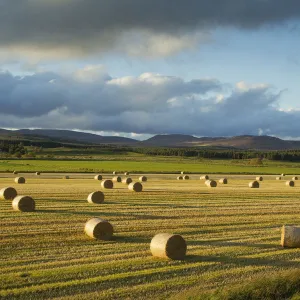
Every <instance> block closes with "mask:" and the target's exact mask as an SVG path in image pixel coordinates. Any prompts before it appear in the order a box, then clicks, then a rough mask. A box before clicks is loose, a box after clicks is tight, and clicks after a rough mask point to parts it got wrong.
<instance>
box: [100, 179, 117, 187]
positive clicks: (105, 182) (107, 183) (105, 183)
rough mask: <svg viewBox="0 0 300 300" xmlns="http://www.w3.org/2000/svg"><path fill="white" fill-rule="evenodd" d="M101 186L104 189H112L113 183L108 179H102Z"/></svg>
mask: <svg viewBox="0 0 300 300" xmlns="http://www.w3.org/2000/svg"><path fill="white" fill-rule="evenodd" d="M101 187H102V188H104V189H112V188H113V187H114V183H113V182H112V180H110V179H106V180H102V181H101Z"/></svg>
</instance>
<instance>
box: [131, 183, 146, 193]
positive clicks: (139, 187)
mask: <svg viewBox="0 0 300 300" xmlns="http://www.w3.org/2000/svg"><path fill="white" fill-rule="evenodd" d="M128 189H129V190H130V191H134V192H138V193H139V192H141V191H142V190H143V186H142V184H141V183H140V182H131V183H130V184H129V185H128Z"/></svg>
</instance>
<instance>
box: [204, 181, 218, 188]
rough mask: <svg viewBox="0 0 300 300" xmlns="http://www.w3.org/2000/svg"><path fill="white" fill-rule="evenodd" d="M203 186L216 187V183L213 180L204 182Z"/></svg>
mask: <svg viewBox="0 0 300 300" xmlns="http://www.w3.org/2000/svg"><path fill="white" fill-rule="evenodd" d="M205 184H206V185H207V186H208V187H217V182H216V181H215V180H206V181H205Z"/></svg>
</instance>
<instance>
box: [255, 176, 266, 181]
mask: <svg viewBox="0 0 300 300" xmlns="http://www.w3.org/2000/svg"><path fill="white" fill-rule="evenodd" d="M255 179H256V181H263V180H264V179H263V177H262V176H257V177H256V178H255Z"/></svg>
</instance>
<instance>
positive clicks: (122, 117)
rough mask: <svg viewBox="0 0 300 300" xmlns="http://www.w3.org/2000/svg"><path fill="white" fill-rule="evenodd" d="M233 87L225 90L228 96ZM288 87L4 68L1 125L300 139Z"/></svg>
mask: <svg viewBox="0 0 300 300" xmlns="http://www.w3.org/2000/svg"><path fill="white" fill-rule="evenodd" d="M224 90H225V93H224ZM281 97H282V92H280V91H279V92H276V91H275V90H274V88H272V87H270V86H269V85H267V84H264V83H259V84H248V83H244V82H243V83H237V84H236V85H235V86H233V87H232V88H231V90H230V91H228V85H227V84H222V83H220V82H219V81H218V80H216V79H207V78H206V79H194V80H191V81H184V80H183V79H182V78H179V77H174V76H164V75H160V74H153V73H144V74H141V75H140V76H137V77H133V76H130V77H122V78H112V77H111V76H110V75H109V74H107V73H106V71H105V68H103V66H88V67H86V68H83V69H82V70H77V71H76V72H73V73H71V74H58V73H47V72H44V73H36V74H34V75H31V76H23V77H18V76H13V75H12V74H10V73H8V72H2V73H0V105H1V113H0V126H1V127H9V128H24V127H27V128H32V127H36V128H61V129H68V128H69V129H72V128H78V129H80V130H88V131H104V132H115V133H118V132H126V133H128V135H130V134H132V133H135V134H142V135H144V134H157V133H183V134H194V135H198V136H210V135H212V136H221V135H224V136H230V135H239V134H257V133H258V132H260V133H261V134H262V133H268V134H271V135H279V136H299V133H298V130H297V127H296V126H292V125H293V124H297V123H298V120H299V117H300V111H298V110H290V111H283V110H281V109H280V108H277V107H278V106H279V100H280V98H281Z"/></svg>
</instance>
